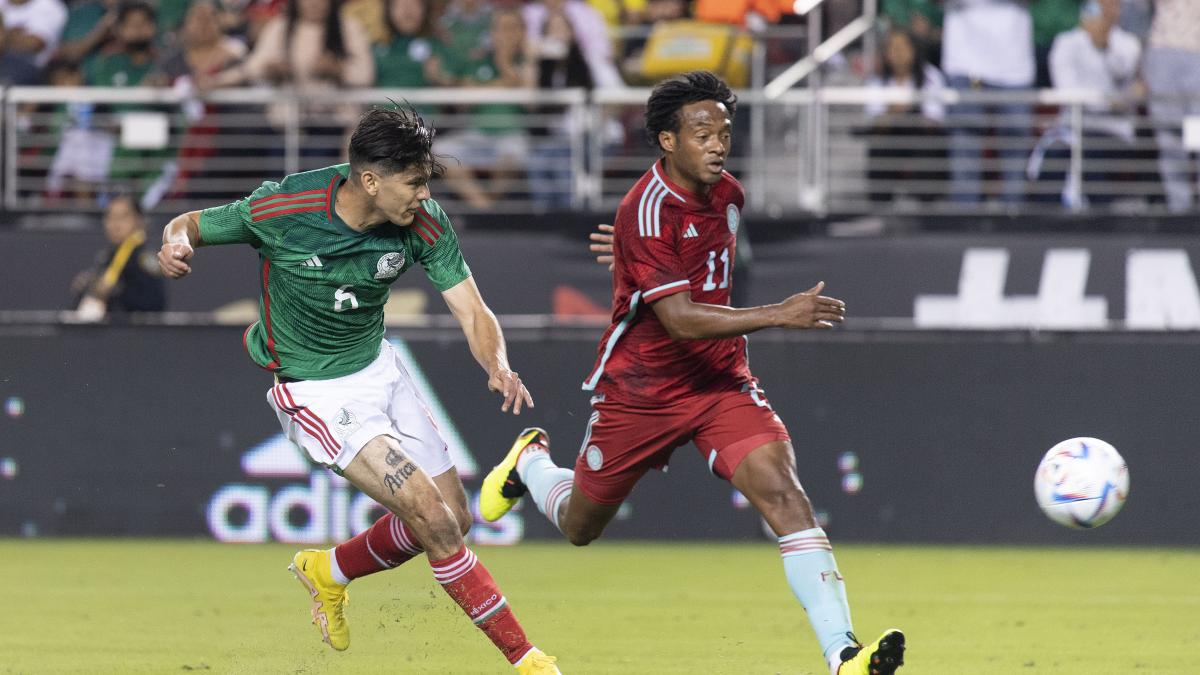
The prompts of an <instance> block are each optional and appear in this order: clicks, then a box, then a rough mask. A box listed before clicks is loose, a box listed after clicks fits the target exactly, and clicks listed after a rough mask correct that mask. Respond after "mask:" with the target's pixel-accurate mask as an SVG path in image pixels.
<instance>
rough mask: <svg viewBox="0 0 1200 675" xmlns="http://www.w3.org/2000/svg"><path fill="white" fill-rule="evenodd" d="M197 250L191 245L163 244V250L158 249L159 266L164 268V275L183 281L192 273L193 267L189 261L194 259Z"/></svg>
mask: <svg viewBox="0 0 1200 675" xmlns="http://www.w3.org/2000/svg"><path fill="white" fill-rule="evenodd" d="M195 252H196V251H195V249H193V248H192V247H191V245H190V244H180V243H177V242H172V243H167V244H163V245H162V248H160V249H158V266H159V267H161V268H162V271H163V274H165V275H166V276H167V278H170V279H181V278H183V277H186V276H187V275H188V274H190V273H191V272H192V266H191V265H189V264H188V261H189V260H191V259H192V255H193V254H194V253H195Z"/></svg>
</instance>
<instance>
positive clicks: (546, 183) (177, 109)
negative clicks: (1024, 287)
mask: <svg viewBox="0 0 1200 675" xmlns="http://www.w3.org/2000/svg"><path fill="white" fill-rule="evenodd" d="M648 93H649V90H648V89H645V88H624V89H611V90H598V91H593V92H586V91H584V90H554V91H545V90H494V89H421V90H385V89H363V90H347V91H339V92H331V93H327V94H317V93H298V92H295V91H292V90H271V89H236V90H221V91H214V92H210V93H207V94H205V95H204V96H203V97H202V98H197V97H196V96H194V95H189V94H187V93H185V92H180V91H177V90H172V89H150V88H129V89H103V88H9V89H7V90H4V91H3V92H0V96H2V97H3V103H2V110H3V124H4V129H5V133H4V150H3V153H4V154H3V157H4V172H3V175H2V177H0V180H2V182H3V197H4V201H3V203H4V207H5V208H6V209H7V210H10V211H31V212H55V211H56V212H65V211H80V212H88V211H95V210H96V209H97V208H98V202H97V200H96V195H97V194H102V193H104V192H105V191H108V190H111V189H113V188H114V187H115V186H118V185H119V186H123V187H127V188H132V189H135V190H138V191H140V192H147V191H148V192H149V193H150V194H151V196H152V197H153V198H152V199H150V201H151V202H152V203H157V204H158V207H159V208H160V209H163V210H175V211H178V210H184V209H189V208H197V207H201V206H205V205H211V204H213V203H218V202H221V201H228V200H231V199H236V198H240V197H241V196H244V195H245V194H246V193H247V192H248V191H249V190H251V189H253V187H254V186H255V185H257V184H258V182H260V181H262V180H270V179H276V178H278V177H279V176H282V175H284V174H286V173H291V172H294V171H298V170H304V169H309V168H316V167H319V166H324V165H327V164H330V163H334V162H338V161H342V160H343V157H344V147H345V144H346V140H347V136H346V133H347V130H348V129H349V128H350V127H351V126H352V125H353V123H354V119H355V118H356V116H357V115H358V113H359V112H361V110H363V109H365V108H366V107H367V106H369V105H373V104H381V103H382V104H386V103H387V102H388V101H389V100H407V101H409V102H410V103H412V104H413V105H415V106H417V107H418V109H420V110H421V111H422V112H424V113H427V114H428V116H429V117H430V118H431V119H432V121H433V123H434V125H435V126H436V127H438V129H439V132H438V133H439V139H441V140H442V141H443V148H451V147H452V148H453V149H454V151H455V152H454V154H455V157H456V159H448V160H447V161H449V162H451V163H453V162H455V161H461V162H462V163H463V164H464V165H465V166H468V167H471V168H472V170H473V171H474V172H475V173H476V174H478V176H479V177H480V178H481V179H483V180H484V181H490V180H491V179H499V178H505V179H510V180H509V181H508V187H507V188H505V192H504V193H503V194H502V195H501V196H500V197H499V198H498V199H497V200H496V201H495V202H494V203H493V204H492V205H490V206H489V207H488V209H487V212H489V213H510V214H512V213H515V214H520V213H533V212H546V211H555V210H562V209H593V210H611V209H613V208H615V206H616V205H617V203H618V202H619V201H620V199H621V197H622V196H623V195H624V193H625V192H626V191H627V190H628V188H629V186H630V185H631V184H632V183H633V182H634V181H635V180H636V179H637V177H638V176H640V175H641V174H642V173H643V172H644V171H645V170H646V168H647V167H648V165H649V164H650V163H651V162H652V161H653V159H654V158H655V156H656V154H655V152H654V150H653V149H652V148H651V147H650V146H649V145H648V143H646V141H645V139H644V138H642V135H643V134H642V130H641V115H642V109H643V106H644V105H645V101H646V97H647V95H648ZM738 95H739V115H738V119H737V121H736V124H735V144H734V152H733V155H732V157H731V158H730V160H729V162H728V164H727V168H728V169H729V170H730V171H731V172H733V173H734V174H735V175H737V176H738V177H739V178H741V179H742V182H743V183H744V184H745V185H746V187H747V190H748V191H749V199H748V203H749V204H752V205H754V208H756V209H759V210H761V211H760V212H763V213H766V214H768V215H771V216H782V215H785V214H795V213H817V214H825V213H839V214H844V213H850V214H855V213H863V214H878V213H891V212H902V213H914V214H922V213H951V214H964V215H970V214H977V213H995V212H1003V213H1022V212H1037V213H1043V212H1046V211H1047V210H1061V211H1065V212H1080V211H1092V212H1095V211H1100V210H1108V211H1118V212H1122V213H1154V212H1160V211H1165V210H1166V208H1167V207H1166V205H1165V201H1164V199H1163V197H1162V195H1163V192H1164V190H1163V186H1162V181H1161V179H1160V177H1159V161H1158V155H1159V154H1160V153H1159V147H1158V144H1157V143H1156V140H1155V134H1156V132H1159V131H1162V130H1165V129H1166V127H1163V126H1162V125H1160V124H1159V123H1157V122H1155V121H1154V120H1151V119H1150V118H1149V117H1147V116H1145V115H1142V114H1138V112H1137V111H1138V105H1139V102H1125V103H1123V104H1122V105H1125V106H1126V108H1127V109H1128V110H1130V112H1129V113H1127V114H1126V115H1125V116H1124V117H1122V118H1120V119H1118V120H1116V124H1115V125H1114V124H1113V120H1112V118H1110V119H1109V120H1108V121H1103V120H1102V121H1100V122H1099V123H1098V122H1097V121H1096V120H1097V115H1096V113H1095V112H1093V111H1095V110H1097V109H1100V108H1104V107H1107V106H1110V105H1111V103H1112V102H1111V101H1109V100H1107V99H1106V98H1105V97H1103V96H1102V95H1100V94H1099V93H1097V92H1092V91H1082V90H1079V91H1076V90H1070V91H1067V90H1035V91H1027V92H976V91H954V90H944V91H941V92H938V93H937V94H936V95H928V96H927V95H921V94H913V93H910V92H905V91H898V90H888V89H878V88H863V87H819V88H811V89H793V90H788V91H786V92H784V93H783V94H782V95H780V96H778V97H775V98H771V97H769V96H767V95H766V94H764V93H763V92H762V91H760V90H746V91H739V92H738ZM927 103H936V104H940V109H941V110H942V111H943V114H944V116H942V117H940V118H939V116H938V115H936V114H935V115H933V116H929V115H923V114H922V112H921V109H922V104H927ZM896 104H898V105H897V108H896V109H897V110H900V112H894V113H889V114H886V115H880V116H874V117H873V116H871V115H868V114H867V112H866V110H867V108H868V107H869V106H875V107H877V108H880V107H881V108H883V109H884V110H886V109H887V107H888V106H891V105H896ZM1118 127H1119V128H1118ZM1097 129H1104V130H1105V131H1104V132H1100V133H1098V132H1097V131H1096V130H1097ZM1114 129H1115V130H1116V132H1115V133H1113V130H1114ZM1174 133H1175V134H1178V133H1179V132H1178V127H1176V130H1175V131H1174ZM1174 138H1175V139H1176V140H1177V141H1178V142H1180V143H1182V138H1181V137H1179V136H1178V135H1176V136H1174ZM452 139H454V140H452ZM505 153H507V155H508V156H509V160H508V161H509V166H507V167H505V166H504V163H503V162H501V161H500V159H501V158H503V157H504V156H505ZM514 154H516V155H517V160H518V161H516V162H515V163H514V162H513V161H512V156H513V155H514ZM488 184H491V183H488ZM439 199H442V200H444V201H446V202H448V203H449V204H451V205H452V206H454V208H457V209H461V210H463V211H466V212H470V211H471V209H470V208H469V206H468V205H466V204H465V203H463V202H462V201H461V200H460V196H459V195H458V194H457V193H456V192H455V191H454V189H453V188H452V186H451V185H448V184H442V185H440V186H439Z"/></svg>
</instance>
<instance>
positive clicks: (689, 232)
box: [683, 223, 700, 239]
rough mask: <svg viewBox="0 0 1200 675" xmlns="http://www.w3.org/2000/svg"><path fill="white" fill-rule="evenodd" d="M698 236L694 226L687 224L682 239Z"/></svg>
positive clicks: (693, 224)
mask: <svg viewBox="0 0 1200 675" xmlns="http://www.w3.org/2000/svg"><path fill="white" fill-rule="evenodd" d="M699 236H700V233H699V232H697V231H696V224H695V223H688V226H687V229H686V230H684V231H683V238H684V239H691V238H692V237H699Z"/></svg>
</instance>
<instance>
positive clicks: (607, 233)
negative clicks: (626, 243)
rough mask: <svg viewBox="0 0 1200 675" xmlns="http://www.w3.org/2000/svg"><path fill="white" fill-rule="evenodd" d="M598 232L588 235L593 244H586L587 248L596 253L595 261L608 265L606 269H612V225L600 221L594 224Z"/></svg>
mask: <svg viewBox="0 0 1200 675" xmlns="http://www.w3.org/2000/svg"><path fill="white" fill-rule="evenodd" d="M596 229H597V230H599V232H593V233H591V234H589V235H588V239H591V240H592V241H593V242H595V243H594V244H589V245H588V250H589V251H591V252H592V253H595V254H596V262H598V263H600V264H601V265H608V271H609V272H611V271H613V243H612V242H613V226H612V225H608V224H606V223H601V224H599V225H597V226H596Z"/></svg>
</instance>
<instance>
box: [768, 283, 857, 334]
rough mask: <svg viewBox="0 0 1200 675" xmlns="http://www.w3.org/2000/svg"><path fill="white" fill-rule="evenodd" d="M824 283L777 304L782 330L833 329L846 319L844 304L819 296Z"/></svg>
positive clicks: (834, 299)
mask: <svg viewBox="0 0 1200 675" xmlns="http://www.w3.org/2000/svg"><path fill="white" fill-rule="evenodd" d="M824 288H825V282H824V281H819V282H817V285H816V286H813V287H812V288H810V289H808V290H807V291H804V292H803V293H797V294H795V295H793V296H792V297H790V298H788V299H787V300H784V301H783V302H781V303H779V309H780V326H782V327H784V328H833V327H834V326H835V325H836V324H839V323H841V322H842V321H845V319H846V303H844V302H842V301H841V300H838V299H837V298H830V297H828V296H824V295H821V291H822V290H823V289H824Z"/></svg>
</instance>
